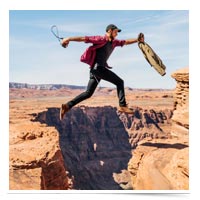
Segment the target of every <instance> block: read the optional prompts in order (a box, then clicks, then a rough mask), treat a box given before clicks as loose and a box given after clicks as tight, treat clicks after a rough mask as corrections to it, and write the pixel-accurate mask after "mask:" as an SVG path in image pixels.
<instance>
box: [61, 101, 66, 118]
mask: <svg viewBox="0 0 200 200" xmlns="http://www.w3.org/2000/svg"><path fill="white" fill-rule="evenodd" d="M63 107H64V106H63V104H62V105H61V108H60V121H62V120H63V118H64V115H65V113H66V112H64V108H63ZM63 112H64V114H62V113H63Z"/></svg>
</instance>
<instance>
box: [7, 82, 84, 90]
mask: <svg viewBox="0 0 200 200" xmlns="http://www.w3.org/2000/svg"><path fill="white" fill-rule="evenodd" d="M9 88H18V89H22V88H27V89H36V90H58V89H61V88H67V89H84V88H85V86H77V85H66V84H28V83H16V82H10V83H9Z"/></svg>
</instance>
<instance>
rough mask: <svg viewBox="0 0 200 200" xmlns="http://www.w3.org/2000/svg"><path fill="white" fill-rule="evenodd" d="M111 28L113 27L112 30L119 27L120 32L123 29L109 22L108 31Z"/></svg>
mask: <svg viewBox="0 0 200 200" xmlns="http://www.w3.org/2000/svg"><path fill="white" fill-rule="evenodd" d="M109 29H112V30H114V29H117V30H118V32H121V31H122V30H121V29H119V28H118V27H117V26H115V25H114V24H109V25H108V26H107V27H106V32H108V30H109Z"/></svg>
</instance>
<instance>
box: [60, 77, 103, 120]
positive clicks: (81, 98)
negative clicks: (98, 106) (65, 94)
mask: <svg viewBox="0 0 200 200" xmlns="http://www.w3.org/2000/svg"><path fill="white" fill-rule="evenodd" d="M99 81H100V79H96V77H94V76H93V75H92V74H90V80H89V82H88V86H87V89H86V91H85V92H83V93H81V94H80V95H78V96H76V97H75V98H74V99H72V100H71V101H69V102H67V103H66V104H62V106H61V109H60V119H61V120H62V119H63V117H64V115H65V113H66V112H68V111H69V110H70V109H71V108H72V107H73V106H75V105H76V104H78V103H80V102H81V101H84V100H85V99H88V98H90V97H91V96H92V95H93V93H94V91H95V89H96V87H97V85H98V82H99Z"/></svg>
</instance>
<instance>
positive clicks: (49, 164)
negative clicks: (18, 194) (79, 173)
mask: <svg viewBox="0 0 200 200" xmlns="http://www.w3.org/2000/svg"><path fill="white" fill-rule="evenodd" d="M20 105H22V104H17V105H16V104H14V103H12V102H11V103H10V109H11V110H12V111H13V112H10V128H9V129H10V143H9V146H10V147H9V160H10V162H9V163H10V166H9V178H10V180H9V189H10V190H39V189H45V190H51V189H54V190H58V189H59V190H60V189H70V188H71V187H72V184H71V179H70V178H69V177H68V174H67V173H66V169H65V167H64V161H63V156H62V153H61V150H60V147H59V137H58V132H57V130H56V129H55V128H54V127H47V126H46V125H44V124H43V125H42V124H41V123H38V122H31V119H32V115H31V114H30V113H31V110H30V108H29V107H23V109H21V108H20ZM23 105H24V104H23ZM14 108H17V110H18V111H16V110H15V109H14ZM16 113H18V114H19V113H20V115H16Z"/></svg>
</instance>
